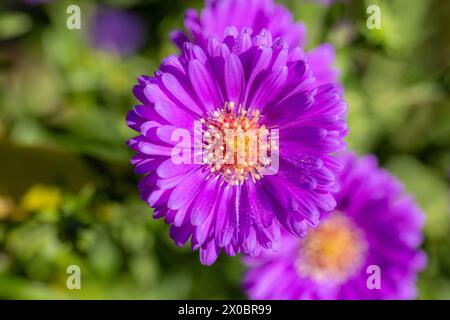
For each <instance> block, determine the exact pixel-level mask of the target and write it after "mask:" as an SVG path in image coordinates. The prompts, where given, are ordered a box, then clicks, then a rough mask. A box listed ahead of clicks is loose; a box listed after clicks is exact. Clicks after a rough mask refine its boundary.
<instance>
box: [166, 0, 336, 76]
mask: <svg viewBox="0 0 450 320" xmlns="http://www.w3.org/2000/svg"><path fill="white" fill-rule="evenodd" d="M184 25H185V28H186V29H187V31H188V34H185V33H183V32H182V31H178V30H177V31H173V32H172V33H171V37H172V40H173V41H174V43H175V44H176V45H177V46H178V47H179V48H180V49H181V50H183V44H184V42H186V41H191V42H193V43H195V44H197V45H199V46H200V47H202V48H203V49H204V50H206V49H207V45H208V39H209V38H210V37H216V38H217V41H222V40H223V35H224V30H226V29H227V28H228V27H230V26H233V27H235V28H236V29H237V30H242V29H243V28H251V29H252V30H253V32H254V34H258V33H260V32H261V31H262V30H268V31H269V32H270V33H271V34H272V37H273V38H274V39H275V38H282V39H284V40H285V41H286V42H287V43H288V45H289V48H290V49H291V50H294V49H295V48H297V47H298V46H301V47H304V46H305V45H306V27H305V25H304V24H303V23H301V22H297V23H296V22H294V21H293V18H292V14H291V13H290V11H289V10H288V9H286V8H285V7H284V6H282V5H279V4H276V3H275V2H274V1H273V0H206V6H205V8H204V9H203V10H202V11H201V13H200V14H198V13H197V12H196V11H195V10H193V9H190V10H188V11H187V12H186V15H185V20H184ZM334 58H335V54H334V48H333V47H332V46H331V45H329V44H323V45H321V46H318V47H317V48H315V49H314V50H312V51H310V52H308V53H306V54H305V59H308V60H309V61H308V65H309V66H310V68H311V70H312V71H313V73H314V75H315V78H316V81H317V83H320V84H325V83H331V82H336V80H337V78H338V75H339V74H338V71H337V70H335V69H333V68H332V64H333V63H334Z"/></svg>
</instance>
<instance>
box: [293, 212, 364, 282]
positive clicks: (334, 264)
mask: <svg viewBox="0 0 450 320" xmlns="http://www.w3.org/2000/svg"><path fill="white" fill-rule="evenodd" d="M366 252H367V243H366V241H365V239H364V235H363V233H362V231H361V230H360V228H359V227H358V226H357V225H356V224H355V223H354V222H353V221H351V220H350V219H349V218H348V217H346V216H345V215H344V214H342V213H340V212H335V213H333V214H332V215H331V216H330V217H329V218H328V219H326V220H324V221H323V222H322V223H321V224H320V225H319V226H318V227H317V228H316V229H314V230H311V231H310V232H309V233H308V235H307V236H306V238H305V239H303V240H301V245H300V254H299V257H298V260H297V265H296V266H297V270H298V272H299V274H300V275H302V276H304V277H309V278H312V279H313V280H315V281H317V282H329V283H343V282H345V281H346V280H348V279H349V278H350V277H351V276H352V275H354V274H355V273H356V272H357V271H358V270H359V269H360V268H361V266H362V264H363V261H364V257H365V254H366Z"/></svg>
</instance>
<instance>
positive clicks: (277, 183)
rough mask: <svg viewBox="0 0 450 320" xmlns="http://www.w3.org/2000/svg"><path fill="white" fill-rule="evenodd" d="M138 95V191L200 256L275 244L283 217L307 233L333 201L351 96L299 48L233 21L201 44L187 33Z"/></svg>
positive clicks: (206, 259)
mask: <svg viewBox="0 0 450 320" xmlns="http://www.w3.org/2000/svg"><path fill="white" fill-rule="evenodd" d="M134 94H135V96H136V97H137V98H138V99H139V100H140V102H141V105H138V106H136V107H135V108H134V110H132V111H130V112H129V114H128V116H127V124H128V126H129V127H131V128H132V129H134V130H136V131H137V132H139V135H138V136H137V137H135V138H133V139H131V140H130V141H129V145H130V147H131V148H132V149H133V150H135V151H136V152H137V154H136V155H135V156H134V157H133V160H132V163H133V164H134V165H135V167H136V172H137V173H139V174H145V177H144V178H143V179H142V180H141V182H140V185H139V188H140V190H141V195H142V198H143V199H144V200H145V201H146V202H147V203H148V204H149V205H150V206H151V207H154V208H155V211H154V216H155V218H162V217H164V218H165V219H166V222H167V223H169V224H171V225H172V226H171V229H170V235H171V237H172V238H173V239H174V241H175V243H176V244H177V245H183V244H185V243H186V242H187V241H188V240H189V239H190V240H191V244H192V247H193V249H194V250H196V249H200V260H201V262H202V263H203V264H207V265H209V264H212V263H213V262H214V261H215V260H216V258H217V256H218V255H219V253H220V251H221V249H224V250H225V252H226V253H227V254H228V255H234V254H236V253H240V252H243V253H246V254H250V255H258V254H259V252H260V250H261V248H276V247H277V246H278V244H279V240H280V228H282V229H285V230H287V231H288V232H290V233H292V234H295V235H297V236H304V235H305V234H306V232H307V229H308V227H309V226H311V225H312V226H314V225H316V224H317V223H318V222H319V218H320V215H321V213H322V212H327V211H330V210H333V209H334V207H335V201H334V197H333V196H332V192H334V191H336V188H337V185H336V183H335V171H336V170H338V168H339V162H338V161H336V159H335V158H334V157H333V156H332V153H334V152H338V151H341V150H343V149H344V148H345V143H344V142H343V138H344V136H345V135H346V134H347V126H346V122H345V120H344V117H345V114H346V111H347V105H346V103H345V102H344V101H343V100H342V95H341V91H340V88H339V87H338V86H336V85H334V84H320V83H319V82H318V81H317V79H316V78H315V77H314V74H313V72H312V71H311V68H310V65H309V64H308V60H307V59H306V58H305V55H304V54H303V51H302V50H301V49H300V48H296V49H294V50H289V48H288V44H287V43H286V42H285V41H283V40H281V39H276V40H272V35H271V33H270V32H268V31H267V30H262V31H261V32H260V33H258V34H253V33H252V31H251V30H250V29H248V28H245V29H244V30H242V31H241V32H238V31H237V30H236V28H228V29H226V30H225V34H224V36H223V41H219V40H218V39H217V38H215V37H211V38H210V39H209V41H208V45H207V46H206V49H203V48H202V47H200V46H198V45H194V44H192V43H189V42H185V43H184V45H183V51H182V54H181V55H180V56H169V57H168V58H166V59H165V60H164V61H163V63H162V64H161V66H160V68H159V70H158V71H157V72H156V73H155V75H154V76H153V77H148V76H141V77H140V78H139V84H138V85H136V86H135V87H134ZM186 136H187V138H186Z"/></svg>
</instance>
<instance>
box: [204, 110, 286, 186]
mask: <svg viewBox="0 0 450 320" xmlns="http://www.w3.org/2000/svg"><path fill="white" fill-rule="evenodd" d="M260 120H261V115H260V112H259V110H257V109H255V110H253V111H251V112H249V111H248V110H246V109H245V108H243V107H242V105H239V106H236V105H235V104H234V103H233V102H226V103H225V104H224V106H223V108H221V109H219V110H216V111H214V112H212V113H210V114H209V116H208V117H205V118H203V119H201V123H202V130H203V145H202V146H203V148H202V150H203V164H204V165H207V166H209V170H210V172H211V174H210V176H213V175H220V176H221V177H222V178H223V182H227V183H228V184H230V185H242V184H243V183H244V182H245V181H247V180H248V179H252V180H253V181H254V182H256V181H257V180H260V179H261V178H262V177H263V172H264V168H266V167H268V166H270V164H271V160H270V159H271V158H270V155H271V150H278V145H277V144H276V143H275V141H274V140H271V139H270V135H269V130H268V129H267V128H266V127H265V126H264V125H263V124H262V125H261V124H260Z"/></svg>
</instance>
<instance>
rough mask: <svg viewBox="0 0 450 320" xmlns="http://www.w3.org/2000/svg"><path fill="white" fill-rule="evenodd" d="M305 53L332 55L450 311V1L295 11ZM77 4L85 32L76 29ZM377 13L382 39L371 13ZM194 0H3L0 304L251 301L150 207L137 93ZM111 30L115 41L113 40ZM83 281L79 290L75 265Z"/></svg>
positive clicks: (433, 289)
mask: <svg viewBox="0 0 450 320" xmlns="http://www.w3.org/2000/svg"><path fill="white" fill-rule="evenodd" d="M280 2H282V3H284V4H285V5H287V6H288V7H289V8H290V9H291V10H292V12H293V14H294V16H295V18H296V19H297V20H303V21H305V23H306V24H307V27H308V38H309V45H308V47H309V48H312V47H314V46H316V45H317V44H319V43H322V42H331V43H332V44H333V45H334V46H335V47H336V50H337V63H336V66H337V67H338V68H339V69H340V72H341V79H342V82H343V85H344V87H345V92H346V93H345V95H346V99H347V100H348V103H349V105H350V111H349V117H348V120H349V125H350V130H351V133H350V135H349V137H348V139H347V141H348V143H349V146H350V147H351V148H353V149H355V150H356V151H357V152H358V153H361V154H362V153H367V152H371V153H375V154H376V155H377V156H378V157H379V159H380V163H381V164H382V165H383V166H384V167H386V168H387V169H388V170H390V171H391V172H392V173H393V174H395V175H396V176H398V177H399V178H400V179H401V181H403V182H404V184H405V187H406V189H407V190H408V191H409V192H411V193H412V194H413V195H414V196H415V197H416V199H417V201H418V202H419V203H420V205H421V207H422V208H423V209H424V211H425V212H426V215H427V224H426V227H425V230H424V232H425V242H424V245H423V247H424V250H426V252H427V254H428V260H429V263H428V267H427V269H426V270H425V271H424V272H422V273H421V274H420V276H419V281H418V288H419V295H418V298H419V299H450V233H449V231H450V222H449V221H450V213H449V206H450V201H449V194H450V187H449V181H450V99H449V97H450V68H449V60H450V41H449V39H450V38H449V34H450V1H445V0H442V1H440V0H384V1H383V0H380V1H375V0H370V1H363V0H359V1H358V0H354V1H350V0H348V1H345V2H344V3H336V4H333V5H331V6H325V5H321V4H317V3H316V2H315V1H313V0H310V1H301V0H286V1H280ZM71 4H77V5H79V6H80V8H81V17H82V24H81V30H69V29H67V27H66V19H67V18H68V16H69V15H68V14H67V13H66V9H67V7H68V6H69V5H71ZM370 4H378V5H379V6H380V7H381V13H382V16H381V19H382V20H381V22H382V29H381V30H368V29H367V27H366V18H367V15H366V8H367V6H368V5H370ZM201 6H202V1H201V0H197V1H187V0H153V1H150V0H149V1H144V0H141V1H140V0H110V1H101V2H100V1H99V2H95V1H65V0H56V1H49V0H2V1H1V4H0V298H4V299H38V298H40V299H47V298H48V299H81V298H83V299H103V298H111V299H184V298H190V299H205V298H218V299H222V298H223V299H226V298H235V299H240V298H245V297H244V295H243V293H242V291H241V288H240V278H241V276H242V273H243V267H242V265H241V261H240V258H239V257H234V258H230V257H224V256H221V257H220V258H219V260H218V262H217V263H216V264H215V265H214V266H212V267H204V266H201V265H200V263H199V262H198V256H197V253H192V252H191V251H190V249H189V248H188V247H185V248H177V247H175V246H174V245H173V244H172V242H171V241H170V239H169V237H168V235H167V226H166V225H165V223H164V222H163V221H154V220H153V219H152V218H151V213H152V212H151V209H149V208H147V207H146V205H145V204H144V203H143V202H142V201H140V199H139V196H138V191H137V188H136V183H137V181H138V177H137V176H136V175H135V174H134V173H133V171H132V167H131V165H129V158H130V156H131V152H130V150H129V149H128V148H127V147H126V145H125V141H126V140H127V139H128V138H130V137H132V136H133V132H132V131H131V130H130V129H128V128H127V127H126V125H125V120H124V118H125V114H126V112H127V111H128V110H129V109H131V108H132V107H133V106H134V104H136V101H135V99H134V98H133V96H132V93H131V88H132V86H133V85H134V83H135V82H136V78H137V76H139V75H140V74H152V73H153V72H154V70H155V69H156V68H157V66H158V64H159V61H160V60H161V59H162V58H163V57H164V56H166V55H167V54H169V53H173V52H175V48H174V46H172V45H171V43H170V41H169V39H168V33H169V31H170V30H171V29H173V28H181V27H182V17H183V11H184V10H185V9H186V8H187V7H194V8H200V7H201ZM108 30H109V31H108ZM71 264H75V265H79V266H80V268H81V272H82V276H81V287H82V288H81V290H72V291H70V290H68V289H67V288H66V279H67V276H68V275H67V274H66V268H67V266H68V265H71Z"/></svg>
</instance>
